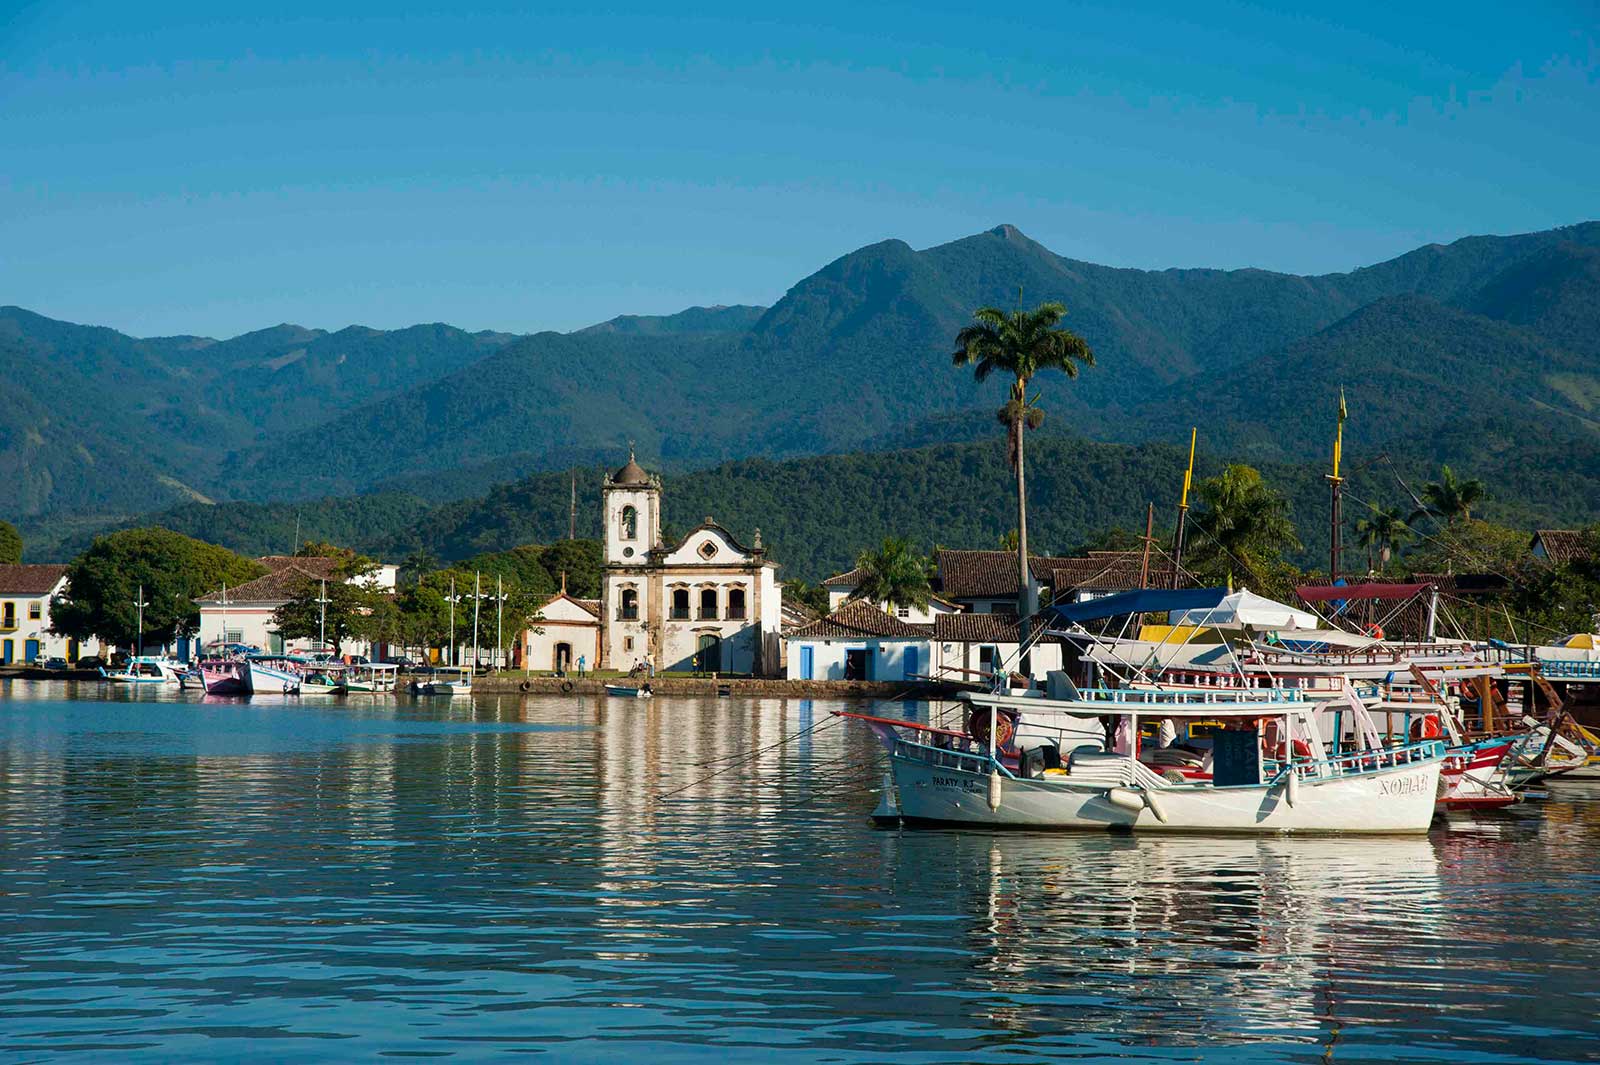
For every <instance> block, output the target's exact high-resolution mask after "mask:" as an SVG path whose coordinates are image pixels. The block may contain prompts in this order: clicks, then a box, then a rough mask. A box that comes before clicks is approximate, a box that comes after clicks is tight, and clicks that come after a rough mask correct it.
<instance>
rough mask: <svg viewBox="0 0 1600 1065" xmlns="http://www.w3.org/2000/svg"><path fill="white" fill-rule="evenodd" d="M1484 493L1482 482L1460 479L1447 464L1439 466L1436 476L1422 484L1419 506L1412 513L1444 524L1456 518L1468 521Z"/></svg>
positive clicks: (1417, 516)
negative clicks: (1436, 478) (1437, 475)
mask: <svg viewBox="0 0 1600 1065" xmlns="http://www.w3.org/2000/svg"><path fill="white" fill-rule="evenodd" d="M1483 496H1484V485H1483V482H1482V481H1479V480H1475V479H1474V480H1467V481H1463V480H1461V479H1460V478H1458V477H1457V476H1456V475H1455V471H1453V470H1452V469H1450V467H1449V466H1441V467H1440V468H1439V479H1438V480H1437V481H1429V482H1428V483H1427V484H1425V485H1423V486H1422V506H1420V507H1418V508H1417V510H1416V511H1415V512H1414V513H1413V514H1412V515H1411V519H1410V520H1412V521H1416V520H1417V519H1418V518H1423V517H1433V518H1438V519H1439V520H1441V521H1443V522H1444V523H1445V524H1446V525H1454V524H1455V523H1456V522H1457V521H1471V520H1472V508H1473V507H1474V506H1476V505H1477V504H1478V502H1479V501H1480V500H1482V499H1483Z"/></svg>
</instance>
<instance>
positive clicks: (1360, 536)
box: [1356, 504, 1412, 569]
mask: <svg viewBox="0 0 1600 1065" xmlns="http://www.w3.org/2000/svg"><path fill="white" fill-rule="evenodd" d="M1371 509H1372V513H1371V514H1370V515H1369V516H1368V517H1365V518H1362V519H1361V520H1360V521H1358V522H1356V542H1357V543H1359V544H1360V545H1361V546H1362V547H1364V548H1366V549H1367V563H1368V564H1367V568H1368V569H1371V568H1372V565H1371V563H1372V549H1373V548H1377V549H1378V567H1379V568H1380V569H1382V568H1383V567H1385V566H1387V565H1388V564H1389V559H1390V558H1392V557H1393V556H1394V551H1395V549H1396V548H1398V547H1400V546H1401V545H1402V544H1404V543H1405V542H1406V541H1408V540H1410V539H1411V537H1412V532H1411V526H1409V525H1407V524H1406V520H1405V518H1404V517H1402V516H1401V514H1400V508H1399V507H1380V506H1377V505H1375V504H1374V505H1372V506H1371Z"/></svg>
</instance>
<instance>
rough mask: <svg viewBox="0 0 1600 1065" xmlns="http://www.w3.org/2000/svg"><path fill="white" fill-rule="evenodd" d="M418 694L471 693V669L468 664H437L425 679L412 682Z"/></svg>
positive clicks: (413, 688)
mask: <svg viewBox="0 0 1600 1065" xmlns="http://www.w3.org/2000/svg"><path fill="white" fill-rule="evenodd" d="M411 687H412V690H413V691H415V692H416V693H417V694H419V695H471V694H472V669H471V668H470V667H468V666H438V667H436V668H435V669H434V671H433V673H432V674H430V675H429V676H428V677H427V679H425V680H416V681H413V682H412V685H411Z"/></svg>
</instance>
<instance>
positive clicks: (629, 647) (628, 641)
mask: <svg viewBox="0 0 1600 1065" xmlns="http://www.w3.org/2000/svg"><path fill="white" fill-rule="evenodd" d="M622 649H623V650H624V651H626V652H628V653H629V654H632V653H633V637H632V636H624V637H623V638H622Z"/></svg>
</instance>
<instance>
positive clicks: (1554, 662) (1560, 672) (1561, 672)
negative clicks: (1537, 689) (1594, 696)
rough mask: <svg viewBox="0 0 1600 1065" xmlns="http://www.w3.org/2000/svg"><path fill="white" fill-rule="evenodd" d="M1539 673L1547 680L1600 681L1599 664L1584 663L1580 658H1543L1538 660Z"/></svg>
mask: <svg viewBox="0 0 1600 1065" xmlns="http://www.w3.org/2000/svg"><path fill="white" fill-rule="evenodd" d="M1539 672H1540V673H1542V674H1543V675H1544V677H1545V679H1547V680H1572V679H1574V678H1578V677H1583V678H1588V679H1594V680H1600V662H1586V661H1584V660H1583V659H1581V658H1544V659H1540V660H1539Z"/></svg>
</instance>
